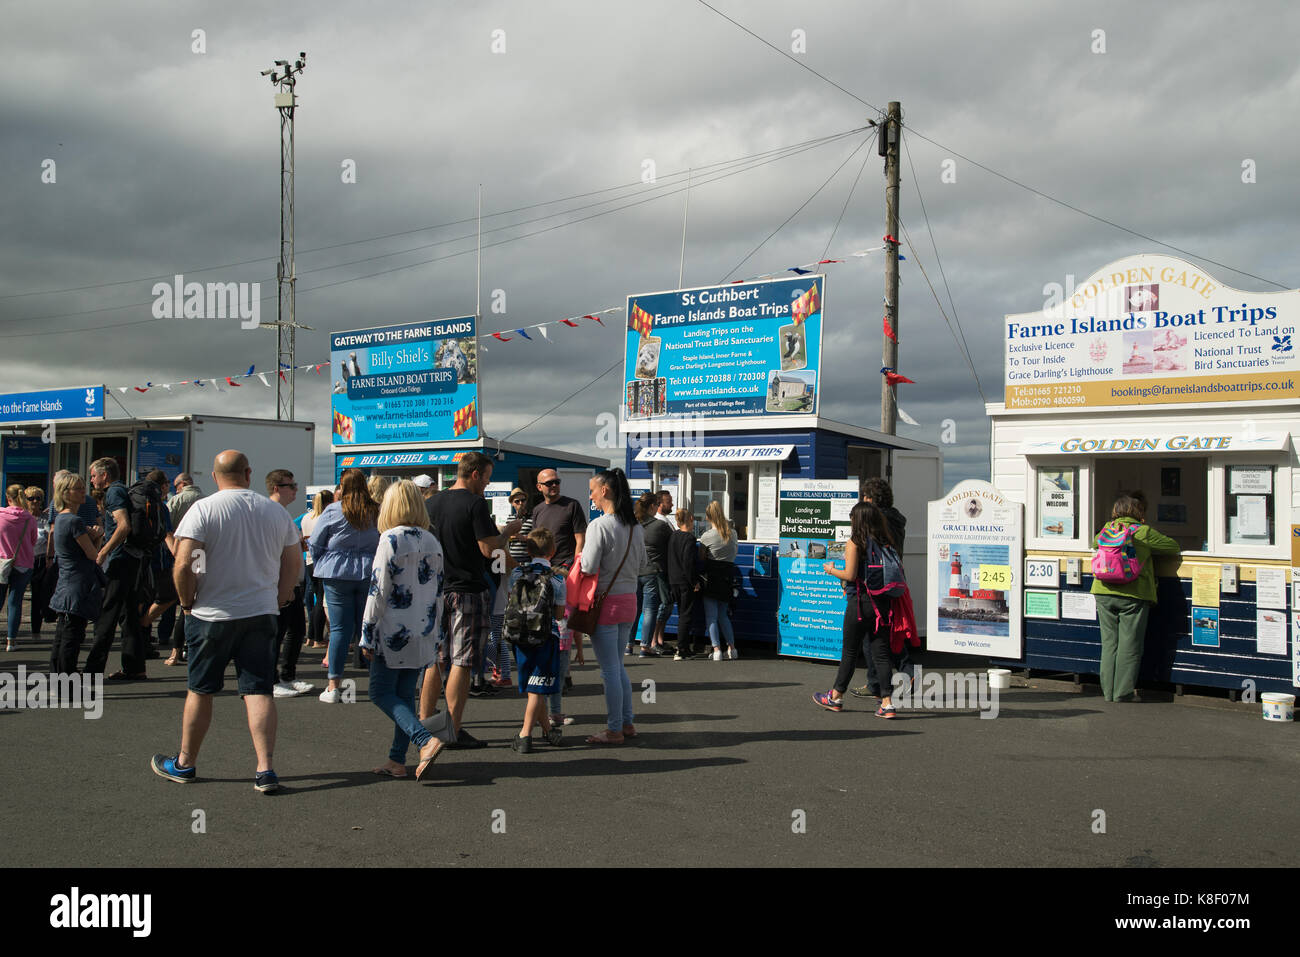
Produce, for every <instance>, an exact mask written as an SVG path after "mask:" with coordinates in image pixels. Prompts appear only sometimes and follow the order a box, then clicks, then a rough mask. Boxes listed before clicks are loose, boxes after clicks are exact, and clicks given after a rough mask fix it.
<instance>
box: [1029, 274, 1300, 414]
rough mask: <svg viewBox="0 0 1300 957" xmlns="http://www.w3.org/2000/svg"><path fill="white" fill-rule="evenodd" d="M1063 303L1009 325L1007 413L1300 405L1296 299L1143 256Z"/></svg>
mask: <svg viewBox="0 0 1300 957" xmlns="http://www.w3.org/2000/svg"><path fill="white" fill-rule="evenodd" d="M1055 298H1059V299H1060V301H1059V302H1054V301H1049V303H1048V305H1047V306H1045V307H1044V309H1043V310H1042V311H1041V312H1036V313H1028V314H1025V315H1016V316H1007V317H1006V322H1005V326H1004V334H1005V348H1006V352H1005V369H1004V372H1005V376H1006V379H1005V383H1004V387H1005V403H1006V408H1007V411H1016V410H1025V411H1031V410H1034V409H1044V410H1046V409H1052V410H1058V411H1060V410H1064V411H1077V410H1080V409H1093V408H1106V407H1113V406H1145V405H1164V404H1174V403H1215V402H1242V401H1255V402H1259V401H1273V400H1281V399H1297V398H1300V348H1298V347H1300V290H1296V289H1292V290H1287V291H1285V292H1267V293H1264V292H1243V291H1241V290H1239V289H1233V288H1231V287H1229V286H1225V285H1223V284H1222V283H1220V282H1219V281H1218V280H1217V279H1214V278H1212V277H1210V276H1209V275H1207V274H1206V273H1205V272H1204V271H1202V270H1201V269H1199V268H1197V267H1196V266H1193V265H1192V264H1191V263H1188V262H1184V261H1183V260H1181V259H1175V258H1173V257H1172V256H1159V255H1140V256H1131V257H1129V258H1128V259H1122V260H1120V261H1119V262H1116V263H1112V264H1111V265H1109V266H1106V267H1105V268H1104V269H1102V270H1100V271H1099V272H1097V273H1095V274H1094V275H1093V276H1091V277H1090V278H1089V279H1088V280H1087V281H1086V282H1085V283H1084V284H1083V285H1082V286H1079V287H1077V288H1075V289H1073V290H1064V291H1063V294H1062V295H1060V296H1059V297H1055Z"/></svg>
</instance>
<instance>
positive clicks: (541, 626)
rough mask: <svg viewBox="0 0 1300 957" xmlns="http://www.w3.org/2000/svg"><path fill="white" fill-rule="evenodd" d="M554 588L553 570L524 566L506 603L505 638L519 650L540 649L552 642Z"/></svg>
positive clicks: (503, 630)
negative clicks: (552, 580) (552, 581)
mask: <svg viewBox="0 0 1300 957" xmlns="http://www.w3.org/2000/svg"><path fill="white" fill-rule="evenodd" d="M554 604H555V586H554V585H553V584H552V583H551V570H550V569H549V568H545V567H543V566H539V565H521V566H520V568H519V577H518V578H516V579H515V583H514V584H513V585H511V586H510V595H509V597H508V598H507V599H506V614H505V621H504V623H503V624H502V626H501V634H502V637H504V638H505V640H506V641H508V642H510V644H512V645H514V646H516V647H518V648H540V647H541V646H542V645H544V644H546V643H547V642H548V641H550V640H551V606H552V605H554Z"/></svg>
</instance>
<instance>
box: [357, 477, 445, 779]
mask: <svg viewBox="0 0 1300 957" xmlns="http://www.w3.org/2000/svg"><path fill="white" fill-rule="evenodd" d="M441 621H442V545H440V544H439V543H438V539H437V538H436V537H435V536H434V534H433V533H432V532H430V531H429V513H428V511H427V509H425V507H424V498H423V497H422V496H421V495H420V490H419V489H418V488H417V487H416V485H415V483H414V482H409V481H406V480H402V481H400V482H397V483H396V484H394V485H392V486H390V487H389V489H388V491H387V492H385V494H384V500H383V504H382V505H381V507H380V509H379V547H378V549H377V550H376V551H375V560H374V564H373V567H372V570H371V573H370V594H369V595H368V596H367V598H366V609H365V613H364V614H363V615H362V619H361V653H362V654H363V655H364V656H365V657H366V658H367V659H369V661H370V700H371V701H373V702H374V703H375V705H376V706H377V707H378V708H379V710H380V711H382V712H384V714H386V715H388V717H390V718H391V719H392V720H393V724H394V726H395V729H394V731H393V746H392V748H391V749H389V752H388V761H387V762H385V763H384V764H382V765H380V766H379V767H377V768H375V769H374V770H375V773H376V774H382V775H385V776H387V777H390V778H404V777H406V776H407V775H406V750H407V747H408V746H409V744H410V743H411V742H412V741H414V742H415V745H416V747H418V748H419V749H420V763H419V765H418V766H417V767H416V771H415V777H416V780H420V779H421V778H423V777H424V775H425V772H426V771H427V770H428V768H429V766H430V765H431V764H432V763H433V762H434V760H435V759H436V758H437V757H438V754H439V752H440V751H441V750H442V748H443V745H445V744H447V743H448V742H450V741H451V740H452V738H453V737H454V736H455V735H454V732H453V731H452V725H451V722H450V721H448V720H447V712H446V711H445V710H444V711H443V712H441V713H439V714H436V715H434V716H433V717H432V718H430V719H429V720H428V721H426V722H425V723H424V724H421V723H420V720H419V718H418V717H417V715H416V711H415V683H416V680H417V679H418V678H419V676H420V672H421V671H422V670H423V669H424V668H425V667H426V666H427V665H429V664H430V663H431V662H434V661H436V659H437V657H438V645H439V643H440V641H441V639H442V634H441V629H440V622H441Z"/></svg>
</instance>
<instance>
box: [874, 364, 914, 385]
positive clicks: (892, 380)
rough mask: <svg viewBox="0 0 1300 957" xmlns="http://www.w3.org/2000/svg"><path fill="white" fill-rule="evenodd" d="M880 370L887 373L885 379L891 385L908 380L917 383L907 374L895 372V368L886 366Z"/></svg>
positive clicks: (912, 383)
mask: <svg viewBox="0 0 1300 957" xmlns="http://www.w3.org/2000/svg"><path fill="white" fill-rule="evenodd" d="M880 371H881V372H883V373H884V374H885V381H886V382H888V383H889V384H890V385H898V384H899V383H900V382H907V383H910V384H911V385H916V383H915V382H913V381H912V380H911V379H909V378H908V377H907V376H905V375H900V374H899V373H897V372H895V371H894V370H893V369H890V368H884V369H881V370H880Z"/></svg>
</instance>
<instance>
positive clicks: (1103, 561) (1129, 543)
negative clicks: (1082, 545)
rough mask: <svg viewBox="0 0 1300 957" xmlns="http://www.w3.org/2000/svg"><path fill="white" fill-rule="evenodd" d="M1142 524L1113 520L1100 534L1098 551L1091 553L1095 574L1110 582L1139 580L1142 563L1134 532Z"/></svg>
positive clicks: (1123, 582)
mask: <svg viewBox="0 0 1300 957" xmlns="http://www.w3.org/2000/svg"><path fill="white" fill-rule="evenodd" d="M1141 527H1142V526H1140V525H1129V524H1127V523H1125V524H1119V523H1116V522H1110V523H1108V524H1107V525H1106V526H1105V527H1104V528H1103V529H1102V530H1101V531H1100V532H1099V533H1098V534H1097V551H1096V552H1094V553H1093V556H1092V577H1093V578H1096V579H1097V580H1098V581H1103V582H1106V583H1107V584H1110V585H1125V584H1128V583H1129V582H1135V581H1137V580H1138V576H1139V575H1141V574H1142V563H1141V562H1140V561H1138V557H1137V545H1136V544H1135V543H1134V541H1133V536H1134V535H1135V534H1136V533H1137V530H1138V529H1139V528H1141Z"/></svg>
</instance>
